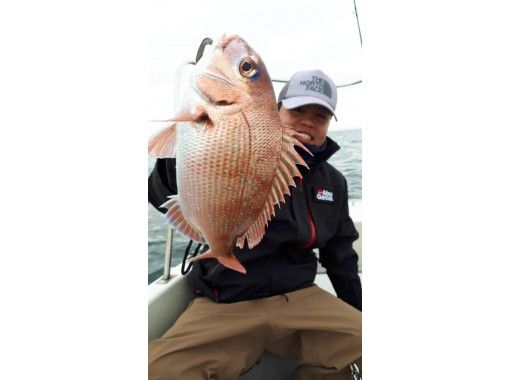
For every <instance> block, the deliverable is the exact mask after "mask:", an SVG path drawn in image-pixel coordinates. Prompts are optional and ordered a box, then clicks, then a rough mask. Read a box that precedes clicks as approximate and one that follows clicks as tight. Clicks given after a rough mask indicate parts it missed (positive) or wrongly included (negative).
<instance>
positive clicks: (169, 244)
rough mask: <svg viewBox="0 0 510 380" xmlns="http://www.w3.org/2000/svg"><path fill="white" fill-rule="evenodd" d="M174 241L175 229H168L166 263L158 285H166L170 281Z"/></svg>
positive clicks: (169, 227)
mask: <svg viewBox="0 0 510 380" xmlns="http://www.w3.org/2000/svg"><path fill="white" fill-rule="evenodd" d="M173 240H174V229H173V228H172V227H171V226H168V227H167V232H166V246H165V259H164V260H165V261H164V263H163V276H161V277H160V278H159V280H158V281H157V282H158V284H166V283H167V282H168V281H170V277H171V274H170V264H171V262H172V243H173Z"/></svg>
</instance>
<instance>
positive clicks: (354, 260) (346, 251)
mask: <svg viewBox="0 0 510 380" xmlns="http://www.w3.org/2000/svg"><path fill="white" fill-rule="evenodd" d="M344 194H345V196H344V199H343V201H342V204H341V217H340V220H339V222H338V227H337V231H336V233H335V235H334V236H333V237H332V238H331V239H330V240H329V241H328V243H327V244H326V246H324V247H323V248H321V249H320V250H319V258H320V262H321V265H322V266H323V267H324V268H326V271H327V274H328V276H329V279H330V280H331V283H332V284H333V288H334V289H335V292H336V294H337V296H338V298H340V299H342V300H343V301H345V302H347V303H348V304H349V305H351V306H353V307H355V308H356V309H358V310H360V311H361V281H360V278H359V275H358V254H357V253H356V251H355V250H354V249H353V248H352V243H353V242H354V241H355V240H356V239H358V237H359V234H358V231H356V228H355V227H354V223H353V222H352V219H351V217H350V216H349V205H348V202H347V183H345V189H344Z"/></svg>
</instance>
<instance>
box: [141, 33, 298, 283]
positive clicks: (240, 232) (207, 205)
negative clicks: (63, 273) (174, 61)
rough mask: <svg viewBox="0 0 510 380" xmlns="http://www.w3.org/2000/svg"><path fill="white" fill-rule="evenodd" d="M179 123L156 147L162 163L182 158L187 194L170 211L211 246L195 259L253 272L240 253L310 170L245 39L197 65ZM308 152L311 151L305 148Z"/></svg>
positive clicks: (181, 183)
mask: <svg viewBox="0 0 510 380" xmlns="http://www.w3.org/2000/svg"><path fill="white" fill-rule="evenodd" d="M172 120H173V121H175V122H176V123H174V124H172V125H170V126H169V127H168V128H166V129H165V130H163V131H162V132H160V133H158V134H157V135H156V136H155V137H153V138H152V139H151V141H150V142H149V153H150V154H152V155H154V156H156V157H160V158H163V157H177V159H176V175H177V186H178V190H179V194H178V195H177V196H173V197H171V199H170V200H169V201H168V202H166V203H165V204H164V205H162V207H166V208H168V212H167V214H166V217H167V220H168V221H169V223H170V224H171V225H172V226H173V227H174V228H176V229H178V230H179V231H180V232H181V233H182V234H184V235H185V236H187V237H189V238H191V239H193V240H195V241H200V242H205V243H207V244H208V245H209V247H210V248H209V250H208V251H207V252H205V253H203V254H201V255H199V256H197V257H195V258H194V259H192V261H194V260H200V259H204V258H216V259H218V260H219V261H220V262H221V263H222V264H223V265H225V266H226V267H228V268H231V269H233V270H236V271H239V272H242V273H246V270H245V268H244V267H243V266H242V264H241V263H240V262H239V261H238V260H237V258H236V257H235V256H234V254H233V247H234V246H235V245H237V246H238V247H241V248H242V247H243V246H244V244H245V241H247V243H248V247H249V248H252V247H254V246H255V245H257V244H258V243H259V242H260V240H261V239H262V237H263V235H264V233H265V228H266V226H267V223H268V221H269V220H270V219H271V217H272V216H274V208H275V206H276V205H277V204H278V203H280V202H284V201H285V198H284V194H289V186H291V185H293V186H295V183H294V180H293V177H294V176H298V177H301V175H300V173H299V170H298V169H297V167H296V164H301V165H304V166H306V164H305V163H304V161H303V160H302V158H301V157H300V156H299V154H298V153H297V152H296V151H295V149H294V145H298V146H300V147H302V148H304V147H303V146H302V145H301V143H299V142H298V141H297V140H296V139H295V138H294V137H293V135H294V134H295V133H294V132H293V131H292V130H291V129H290V128H288V127H285V126H283V125H282V123H281V121H280V118H279V115H278V109H277V105H276V100H275V96H274V91H273V86H272V83H271V79H270V77H269V74H268V73H267V70H266V68H265V65H264V63H263V61H262V59H261V58H260V57H259V56H258V54H257V53H256V52H255V51H254V50H253V49H252V48H251V47H250V46H249V45H248V44H247V43H246V42H245V41H244V40H243V39H242V38H240V37H238V36H229V37H226V36H223V37H222V38H220V40H219V43H218V45H217V46H215V47H214V48H213V49H212V50H211V51H209V52H208V53H207V54H206V55H204V56H203V57H202V59H201V60H200V61H199V62H198V64H197V65H196V66H195V67H194V71H193V72H192V74H191V77H190V80H189V91H188V92H187V95H186V99H185V101H184V103H183V109H182V110H181V112H180V113H179V114H178V115H177V116H176V117H175V118H173V119H172ZM304 149H306V148H304Z"/></svg>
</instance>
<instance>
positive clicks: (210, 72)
mask: <svg viewBox="0 0 510 380" xmlns="http://www.w3.org/2000/svg"><path fill="white" fill-rule="evenodd" d="M204 74H205V75H207V76H209V77H211V78H213V79H219V80H220V81H221V82H224V83H227V84H229V85H231V86H234V83H233V82H232V81H230V80H229V79H227V78H226V76H225V74H223V73H222V72H221V71H220V70H219V69H217V68H216V67H211V66H209V67H208V68H207V69H206V70H205V72H204Z"/></svg>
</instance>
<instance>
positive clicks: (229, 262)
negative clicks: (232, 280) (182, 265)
mask: <svg viewBox="0 0 510 380" xmlns="http://www.w3.org/2000/svg"><path fill="white" fill-rule="evenodd" d="M203 259H217V260H218V261H219V262H220V263H221V265H223V266H225V267H227V268H229V269H232V270H235V271H236V272H240V273H243V274H246V268H245V267H243V264H241V262H240V261H239V260H238V259H237V257H235V256H234V255H231V256H218V255H216V253H214V252H213V251H212V250H211V249H209V250H208V251H207V252H205V253H202V254H201V255H198V256H195V257H192V258H191V259H188V262H190V263H192V262H195V261H198V260H203Z"/></svg>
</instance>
